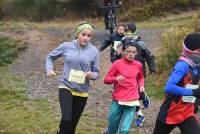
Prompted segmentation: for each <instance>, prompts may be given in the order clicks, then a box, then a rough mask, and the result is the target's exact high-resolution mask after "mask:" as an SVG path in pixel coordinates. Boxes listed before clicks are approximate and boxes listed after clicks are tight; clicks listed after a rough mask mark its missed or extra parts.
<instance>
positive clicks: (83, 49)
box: [46, 22, 99, 134]
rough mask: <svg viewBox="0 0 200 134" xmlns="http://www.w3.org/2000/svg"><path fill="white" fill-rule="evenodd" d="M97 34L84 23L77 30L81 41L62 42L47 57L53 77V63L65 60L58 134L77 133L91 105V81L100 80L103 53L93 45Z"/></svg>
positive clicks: (47, 69) (60, 93) (48, 67)
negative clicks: (82, 117) (89, 102)
mask: <svg viewBox="0 0 200 134" xmlns="http://www.w3.org/2000/svg"><path fill="white" fill-rule="evenodd" d="M93 33H94V28H93V26H92V25H91V24H89V23H87V22H85V23H81V24H80V25H78V26H77V28H76V36H77V39H75V40H72V41H71V42H64V43H62V44H61V45H60V46H58V47H57V48H56V49H54V50H53V51H52V52H50V53H49V54H48V55H47V57H46V71H47V76H49V77H53V76H55V75H56V73H55V72H54V68H53V61H54V60H56V59H57V58H58V57H64V68H63V75H62V77H61V78H60V80H59V101H60V108H61V121H60V125H59V129H58V131H57V134H75V130H76V126H77V124H78V121H79V119H80V117H81V114H82V112H83V110H84V107H85V105H86V102H87V98H88V92H89V89H90V84H89V81H90V80H96V79H98V78H99V52H98V49H97V48H96V47H95V46H93V45H92V44H91V43H90V41H91V38H92V35H93Z"/></svg>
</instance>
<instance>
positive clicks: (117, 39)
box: [99, 23, 125, 62]
mask: <svg viewBox="0 0 200 134" xmlns="http://www.w3.org/2000/svg"><path fill="white" fill-rule="evenodd" d="M124 27H125V26H124V24H122V23H119V24H118V25H117V29H116V32H114V33H112V34H111V35H110V36H109V37H107V38H106V39H105V40H104V41H103V43H102V44H101V46H100V47H99V51H103V50H104V49H106V48H107V47H108V46H110V45H111V49H110V58H111V62H113V60H112V57H113V54H114V52H115V46H117V44H119V43H121V40H122V38H123V37H124Z"/></svg>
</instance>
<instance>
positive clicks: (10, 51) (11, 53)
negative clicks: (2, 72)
mask: <svg viewBox="0 0 200 134" xmlns="http://www.w3.org/2000/svg"><path fill="white" fill-rule="evenodd" d="M26 46H27V44H26V43H25V42H22V41H20V40H14V39H11V38H8V37H0V66H4V65H7V64H10V63H12V62H13V61H14V59H15V58H17V56H18V55H19V53H20V52H21V51H23V50H24V49H25V48H26Z"/></svg>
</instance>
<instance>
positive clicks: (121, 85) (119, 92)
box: [104, 40, 145, 134]
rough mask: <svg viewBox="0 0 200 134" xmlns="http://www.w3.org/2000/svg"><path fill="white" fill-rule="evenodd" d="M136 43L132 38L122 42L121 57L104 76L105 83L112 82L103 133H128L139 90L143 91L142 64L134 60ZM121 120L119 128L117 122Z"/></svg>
mask: <svg viewBox="0 0 200 134" xmlns="http://www.w3.org/2000/svg"><path fill="white" fill-rule="evenodd" d="M136 54H137V44H136V43H135V41H134V40H129V41H127V42H123V44H122V58H121V59H119V60H116V61H115V62H114V63H113V64H112V66H111V68H110V69H109V71H108V73H107V74H106V76H105V78H104V83H105V84H114V90H113V92H112V98H113V100H112V103H111V106H110V111H109V115H108V122H109V123H108V131H107V132H104V133H105V134H117V133H118V129H119V132H120V134H128V132H129V129H130V127H131V124H132V121H133V118H134V115H135V110H136V106H139V105H140V104H139V101H138V99H139V91H138V88H139V89H140V91H141V92H142V91H144V90H145V89H144V75H143V71H142V64H141V63H140V62H138V61H136V60H134V58H135V55H136ZM120 122H121V125H120V128H119V124H120Z"/></svg>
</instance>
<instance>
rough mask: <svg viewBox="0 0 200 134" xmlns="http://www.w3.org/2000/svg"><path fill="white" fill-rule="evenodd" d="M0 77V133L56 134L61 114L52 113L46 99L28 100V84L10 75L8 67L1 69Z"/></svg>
mask: <svg viewBox="0 0 200 134" xmlns="http://www.w3.org/2000/svg"><path fill="white" fill-rule="evenodd" d="M0 74H1V77H0V85H1V86H0V111H1V112H0V122H1V123H0V133H1V134H50V133H52V134H53V133H55V130H56V127H57V125H58V118H59V117H58V116H57V114H56V112H58V111H52V109H51V107H50V106H49V102H48V101H47V100H37V101H33V100H30V99H28V98H27V96H26V95H25V91H26V83H25V81H24V80H23V79H22V78H19V77H17V76H14V75H12V74H10V72H9V70H8V68H7V67H1V68H0Z"/></svg>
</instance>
